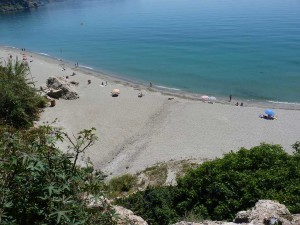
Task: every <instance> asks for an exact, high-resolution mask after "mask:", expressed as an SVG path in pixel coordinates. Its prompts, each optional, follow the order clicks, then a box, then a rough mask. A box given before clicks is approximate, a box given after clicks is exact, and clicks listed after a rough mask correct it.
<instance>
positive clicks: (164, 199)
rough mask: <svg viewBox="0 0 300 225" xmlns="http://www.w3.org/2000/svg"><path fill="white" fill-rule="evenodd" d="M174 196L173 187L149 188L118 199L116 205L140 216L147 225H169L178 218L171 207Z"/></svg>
mask: <svg viewBox="0 0 300 225" xmlns="http://www.w3.org/2000/svg"><path fill="white" fill-rule="evenodd" d="M174 194H175V193H174V188H173V187H157V188H154V187H150V188H147V189H146V190H145V191H143V192H141V191H140V192H137V193H135V194H133V195H131V196H130V197H128V198H123V199H118V200H116V203H117V204H120V205H123V206H124V207H126V208H129V209H131V210H132V211H134V212H135V213H136V214H138V215H141V216H142V217H143V219H144V220H146V221H147V222H148V223H149V224H153V225H161V224H170V223H172V222H173V223H175V222H176V221H178V218H179V216H178V213H177V212H176V211H175V209H174V207H172V206H173V199H174Z"/></svg>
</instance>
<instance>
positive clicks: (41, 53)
mask: <svg viewBox="0 0 300 225" xmlns="http://www.w3.org/2000/svg"><path fill="white" fill-rule="evenodd" d="M39 54H40V55H45V56H50V55H49V54H47V53H43V52H40V53H39Z"/></svg>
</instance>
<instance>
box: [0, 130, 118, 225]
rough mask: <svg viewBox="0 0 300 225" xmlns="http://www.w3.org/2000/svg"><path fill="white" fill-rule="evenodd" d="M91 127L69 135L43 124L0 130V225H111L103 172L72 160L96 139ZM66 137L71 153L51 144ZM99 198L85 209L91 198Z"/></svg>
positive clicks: (87, 164) (86, 161) (111, 220)
mask: <svg viewBox="0 0 300 225" xmlns="http://www.w3.org/2000/svg"><path fill="white" fill-rule="evenodd" d="M93 131H94V129H91V130H84V131H82V132H80V133H79V134H78V136H76V137H75V136H74V138H70V137H69V136H68V135H67V134H65V133H63V132H61V131H56V130H54V129H53V128H51V127H49V126H45V127H40V128H38V129H34V128H32V129H30V130H29V131H13V129H11V128H10V129H9V128H5V127H1V128H0V193H1V196H0V224H3V225H15V224H16V225H17V224H20V225H33V224H61V225H64V224H68V225H70V224H78V225H79V224H85V225H86V224H87V225H89V224H103V225H105V224H107V225H111V224H115V220H114V210H113V209H112V208H111V206H110V205H108V204H107V203H106V201H103V190H104V185H105V184H104V182H103V178H104V175H103V173H102V172H101V171H96V170H94V168H93V166H92V165H91V163H90V162H89V160H85V163H86V166H85V167H79V166H76V160H77V159H78V156H79V154H81V153H82V152H83V151H84V149H86V147H88V146H90V145H92V144H93V143H94V141H95V140H96V136H95V135H94V133H93ZM65 138H67V139H69V140H70V141H71V145H70V150H73V152H71V153H68V154H66V153H62V152H61V151H60V150H59V149H57V148H56V147H55V143H56V142H57V141H58V140H61V141H63V140H64V139H65ZM95 199H96V200H98V201H99V200H101V199H102V201H101V202H102V203H101V204H99V205H98V206H97V207H89V206H88V204H89V203H90V202H91V200H95Z"/></svg>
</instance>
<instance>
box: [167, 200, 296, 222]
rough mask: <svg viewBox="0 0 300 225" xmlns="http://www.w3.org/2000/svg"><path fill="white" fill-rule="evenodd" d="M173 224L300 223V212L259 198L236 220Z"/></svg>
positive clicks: (237, 215)
mask: <svg viewBox="0 0 300 225" xmlns="http://www.w3.org/2000/svg"><path fill="white" fill-rule="evenodd" d="M173 225H300V214H296V215H292V214H291V213H290V212H289V210H288V209H287V208H286V207H285V205H283V204H280V203H279V202H277V201H272V200H259V201H258V202H257V203H256V204H255V206H254V207H253V208H252V209H250V210H247V211H240V212H238V213H237V214H236V218H235V220H234V222H224V221H207V220H205V221H203V222H199V223H194V222H185V221H181V222H179V223H176V224H173Z"/></svg>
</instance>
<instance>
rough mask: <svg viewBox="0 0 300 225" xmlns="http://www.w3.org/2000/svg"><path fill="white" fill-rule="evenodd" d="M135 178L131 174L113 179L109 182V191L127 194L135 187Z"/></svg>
mask: <svg viewBox="0 0 300 225" xmlns="http://www.w3.org/2000/svg"><path fill="white" fill-rule="evenodd" d="M136 181H137V178H136V177H135V176H133V175H131V174H124V175H122V176H119V177H114V178H112V179H111V180H110V181H109V189H110V191H112V192H117V193H122V192H129V191H130V190H131V189H132V188H133V187H134V186H135V185H136Z"/></svg>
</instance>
